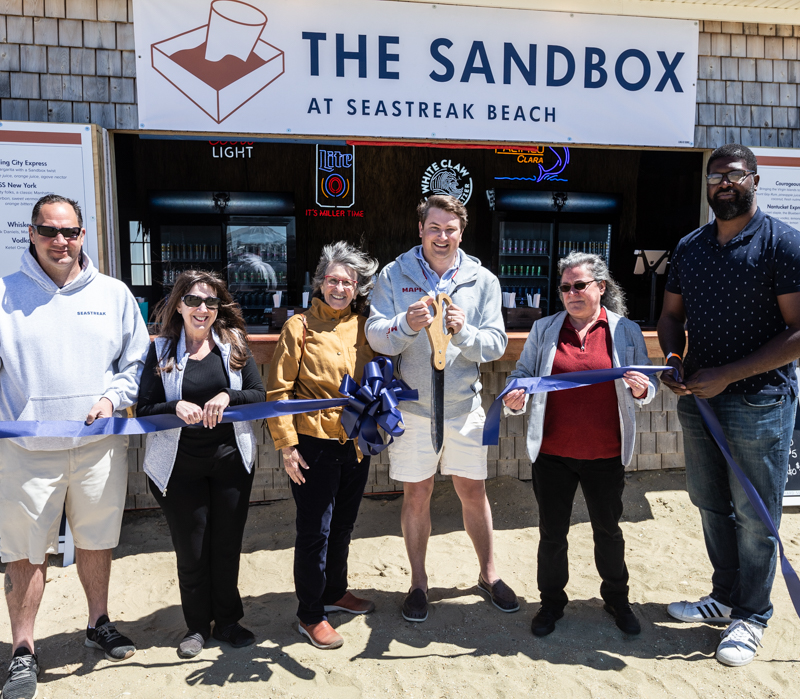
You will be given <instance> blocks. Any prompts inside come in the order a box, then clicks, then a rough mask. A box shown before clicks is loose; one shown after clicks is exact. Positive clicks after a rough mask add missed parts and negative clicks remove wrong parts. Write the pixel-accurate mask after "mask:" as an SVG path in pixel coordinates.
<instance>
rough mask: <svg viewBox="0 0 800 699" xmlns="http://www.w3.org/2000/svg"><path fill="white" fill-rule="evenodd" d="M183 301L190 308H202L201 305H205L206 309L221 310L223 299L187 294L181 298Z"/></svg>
mask: <svg viewBox="0 0 800 699" xmlns="http://www.w3.org/2000/svg"><path fill="white" fill-rule="evenodd" d="M181 301H183V302H184V304H186V305H187V306H189V308H200V304H202V303H204V304H205V305H206V308H219V305H220V304H221V303H222V299H220V298H218V297H216V296H195V295H194V294H186V296H181Z"/></svg>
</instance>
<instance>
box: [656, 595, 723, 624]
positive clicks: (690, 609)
mask: <svg viewBox="0 0 800 699" xmlns="http://www.w3.org/2000/svg"><path fill="white" fill-rule="evenodd" d="M667 614H669V615H670V616H671V617H674V618H675V619H677V620H678V621H689V622H705V623H706V624H730V623H731V622H732V621H733V619H731V607H726V606H725V605H724V604H722V602H717V600H715V599H714V598H713V597H712V596H711V595H706V596H705V597H701V598H700V599H699V600H698V601H697V602H686V601H685V600H684V601H683V602H672V603H671V604H670V605H669V606H668V607H667Z"/></svg>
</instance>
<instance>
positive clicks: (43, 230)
mask: <svg viewBox="0 0 800 699" xmlns="http://www.w3.org/2000/svg"><path fill="white" fill-rule="evenodd" d="M31 228H33V229H34V230H35V231H36V232H37V233H38V234H39V235H43V236H44V237H45V238H55V237H56V236H57V235H58V234H59V233H61V235H63V236H64V237H65V238H67V239H69V238H73V239H74V238H77V237H78V236H79V235H80V234H81V230H82V229H81V227H80V226H74V227H72V228H53V226H37V225H36V224H35V223H32V224H31Z"/></svg>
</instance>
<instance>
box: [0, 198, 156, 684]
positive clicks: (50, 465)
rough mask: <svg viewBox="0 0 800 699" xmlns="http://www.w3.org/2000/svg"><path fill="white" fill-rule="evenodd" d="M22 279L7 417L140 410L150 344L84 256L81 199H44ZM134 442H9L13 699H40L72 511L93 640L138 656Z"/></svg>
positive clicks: (12, 282)
mask: <svg viewBox="0 0 800 699" xmlns="http://www.w3.org/2000/svg"><path fill="white" fill-rule="evenodd" d="M31 221H32V223H31V225H30V226H29V228H28V231H29V235H30V241H31V245H30V248H29V250H28V251H26V252H25V253H24V254H23V258H22V264H21V268H20V271H19V272H16V273H15V274H11V275H8V276H7V277H3V278H2V279H0V420H3V421H17V420H42V421H50V420H85V421H86V423H87V424H91V423H92V422H94V420H96V419H97V418H107V417H111V416H112V415H113V414H114V413H115V411H119V410H122V409H124V408H126V407H128V406H130V405H132V404H133V403H134V402H135V400H136V396H137V392H138V380H139V375H140V374H141V371H142V366H143V361H144V357H145V355H146V353H147V349H148V346H149V342H150V340H149V337H148V333H147V327H146V325H145V323H144V321H143V319H142V317H141V314H140V312H139V308H138V306H137V304H136V301H135V299H134V298H133V296H132V295H131V292H130V291H129V290H128V288H127V287H126V286H125V285H124V284H123V283H122V282H120V281H118V280H116V279H112V278H110V277H107V276H105V275H102V274H99V272H98V271H97V269H96V268H95V267H94V265H93V264H92V261H91V260H90V259H89V257H88V256H87V255H86V254H85V253H84V252H83V250H82V247H83V240H84V237H85V235H86V230H85V229H84V228H83V219H82V215H81V210H80V207H79V206H78V204H77V203H76V202H74V201H72V200H70V199H67V198H65V197H61V196H58V195H53V194H51V195H47V196H45V197H42V198H41V199H40V200H39V201H38V202H37V203H36V205H35V206H34V208H33V214H32V216H31ZM127 470H128V468H127V437H123V436H108V437H103V436H100V437H85V438H80V439H71V438H64V437H55V438H54V437H19V438H9V439H0V558H2V561H3V562H4V563H7V566H6V573H5V585H4V588H5V597H6V602H7V604H8V612H9V616H10V618H11V634H12V654H13V657H12V661H11V666H10V668H9V676H8V680H7V681H6V683H5V685H4V687H3V697H13V698H14V699H32V697H34V696H35V695H36V677H37V675H38V672H39V664H38V658H37V656H36V655H35V648H34V643H33V627H34V622H35V619H36V613H37V611H38V609H39V604H40V602H41V600H42V595H43V593H44V586H45V577H46V575H45V573H46V568H47V557H48V555H49V554H51V553H56V552H57V550H58V548H57V547H58V530H59V524H60V522H61V515H62V512H63V511H64V509H66V513H67V520H68V522H69V524H70V528H71V530H72V532H73V536H74V539H75V545H76V548H77V566H78V575H79V577H80V580H81V583H82V584H83V588H84V591H85V593H86V599H87V602H88V606H89V619H88V628H87V632H86V641H85V645H87V646H88V647H90V648H98V649H100V650H103V651H105V654H106V658H108V659H109V660H124V659H126V658H129V657H130V656H131V655H133V653H134V652H135V650H136V648H135V646H134V645H133V643H132V642H131V640H130V639H128V638H126V637H125V636H123V635H121V634H120V633H119V632H117V630H116V628H115V626H114V624H112V623H111V622H110V621H109V618H108V607H107V604H108V582H109V576H110V571H111V551H112V549H113V548H114V547H115V546H116V545H117V543H118V542H119V531H120V525H121V522H122V511H123V508H124V504H125V490H126V485H127Z"/></svg>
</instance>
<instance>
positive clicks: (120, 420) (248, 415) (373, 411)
mask: <svg viewBox="0 0 800 699" xmlns="http://www.w3.org/2000/svg"><path fill="white" fill-rule="evenodd" d="M393 372H394V367H393V366H392V363H391V361H390V360H388V359H385V358H383V357H380V358H378V359H377V360H374V361H372V362H369V363H368V364H367V365H366V366H365V367H364V378H363V382H362V383H363V384H364V385H363V386H359V385H358V383H356V382H355V381H353V379H352V378H350V376H348V375H345V377H344V380H343V381H342V386H341V388H340V390H341V392H342V393H343V394H344V395H346V396H347V397H346V398H326V399H319V400H276V401H270V402H269V403H249V404H247V405H238V406H235V407H229V408H226V409H225V412H224V413H223V417H222V420H221V422H245V421H250V420H263V419H264V418H271V417H279V416H281V415H299V414H300V413H311V412H315V411H317V410H325V409H327V408H340V407H343V408H345V410H344V411H343V414H342V424H343V425H345V431H346V432H347V436H348V437H350V439H355V437H357V436H358V437H360V438H363V439H364V440H365V442H366V443H367V444H368V450H369V453H370V454H377V453H379V452H380V451H382V449H385V448H386V446H388V444H387V445H384V446H380V447H378V445H383V439H382V438H381V436H380V434H379V433H378V430H377V427H378V426H380V427H382V428H383V429H384V430H386V432H387V433H388V434H390V435H391V437H399V436H400V435H401V434H403V430H402V428H400V427H399V425H400V424H401V423H402V419H403V416H402V414H401V413H400V409H399V408H398V407H397V403H398V402H399V401H402V400H417V399H418V395H417V391H412V390H411V389H410V388H409V387H408V386H407V385H406V384H405V383H403V382H402V381H400V380H397V379H392V373H393ZM345 389H346V390H345ZM352 415H355V418H353V417H351V416H352ZM181 427H186V423H185V422H184V421H183V420H181V419H180V418H179V417H178V416H177V415H153V416H152V417H137V418H125V417H109V418H100V419H98V420H95V421H94V422H93V423H92V424H91V425H87V424H86V423H85V422H81V421H79V420H51V421H39V420H20V421H14V422H10V421H9V422H2V421H0V439H5V438H9V437H68V438H73V439H75V438H79V437H103V436H109V435H115V434H119V435H126V434H127V435H130V434H148V433H150V432H160V431H162V430H174V429H179V428H181ZM391 441H393V440H392V439H390V443H391ZM373 449H377V451H373Z"/></svg>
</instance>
